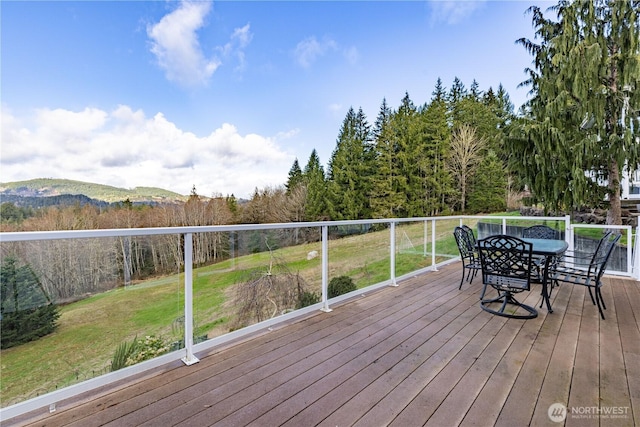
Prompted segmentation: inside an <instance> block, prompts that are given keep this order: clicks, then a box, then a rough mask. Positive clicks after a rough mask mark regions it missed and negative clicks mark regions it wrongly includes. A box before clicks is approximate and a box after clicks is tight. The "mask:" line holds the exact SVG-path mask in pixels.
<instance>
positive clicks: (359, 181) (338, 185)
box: [327, 108, 373, 220]
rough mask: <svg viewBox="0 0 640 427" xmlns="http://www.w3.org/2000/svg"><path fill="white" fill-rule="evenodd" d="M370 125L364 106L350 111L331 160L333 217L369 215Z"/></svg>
mask: <svg viewBox="0 0 640 427" xmlns="http://www.w3.org/2000/svg"><path fill="white" fill-rule="evenodd" d="M372 154H373V151H372V147H371V131H370V125H369V124H368V123H367V120H366V116H365V115H364V113H363V111H362V108H360V109H359V110H358V113H356V112H355V111H354V110H353V108H350V109H349V111H348V112H347V116H346V117H345V119H344V121H343V123H342V127H341V129H340V133H339V135H338V141H337V144H336V148H335V150H334V151H333V154H332V156H331V159H330V161H329V171H328V185H327V189H328V198H329V207H330V209H331V218H332V219H336V220H346V219H361V218H369V217H370V215H371V208H370V205H369V194H370V193H371V180H370V177H371V175H372V173H373V157H372Z"/></svg>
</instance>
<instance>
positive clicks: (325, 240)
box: [320, 225, 331, 313]
mask: <svg viewBox="0 0 640 427" xmlns="http://www.w3.org/2000/svg"><path fill="white" fill-rule="evenodd" d="M328 295H329V226H328V225H323V226H322V308H321V309H320V310H322V311H324V312H326V313H328V312H330V311H331V309H330V308H329V303H328V301H327V300H328Z"/></svg>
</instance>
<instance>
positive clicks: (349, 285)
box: [327, 276, 358, 298]
mask: <svg viewBox="0 0 640 427" xmlns="http://www.w3.org/2000/svg"><path fill="white" fill-rule="evenodd" d="M356 289H358V288H357V287H356V284H355V283H353V280H352V279H351V277H349V276H338V277H334V278H333V279H331V281H330V282H329V288H328V289H327V293H328V295H327V297H328V298H333V297H337V296H338V295H342V294H346V293H347V292H352V291H355V290H356Z"/></svg>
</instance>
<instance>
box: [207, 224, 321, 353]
mask: <svg viewBox="0 0 640 427" xmlns="http://www.w3.org/2000/svg"><path fill="white" fill-rule="evenodd" d="M320 235H321V233H320V230H319V228H311V229H309V228H304V229H298V228H277V229H268V230H250V231H246V230H242V231H236V232H227V233H224V236H222V237H221V239H222V240H223V241H224V245H223V246H222V251H223V254H222V256H221V258H220V260H219V261H217V262H215V263H212V264H211V265H207V266H202V267H198V268H197V269H196V271H195V272H194V335H195V337H194V342H198V341H199V340H202V339H207V338H209V339H210V338H214V337H216V336H220V335H223V334H225V333H227V332H230V331H234V330H237V329H241V328H244V327H247V326H251V325H253V324H256V323H259V322H262V321H265V320H269V319H272V318H274V317H278V316H280V315H283V314H286V313H289V312H291V311H293V310H295V309H296V308H300V307H302V306H307V305H311V304H313V303H316V302H320V296H321V284H322V272H321V242H320V241H319V239H320ZM194 239H195V236H194Z"/></svg>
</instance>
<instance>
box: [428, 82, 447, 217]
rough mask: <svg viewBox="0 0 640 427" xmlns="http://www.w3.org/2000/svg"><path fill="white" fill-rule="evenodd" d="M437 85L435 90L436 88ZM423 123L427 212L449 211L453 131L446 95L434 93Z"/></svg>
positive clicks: (433, 213) (435, 213) (430, 213)
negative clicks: (448, 114) (447, 160)
mask: <svg viewBox="0 0 640 427" xmlns="http://www.w3.org/2000/svg"><path fill="white" fill-rule="evenodd" d="M437 90H438V89H437V87H436V91H437ZM421 118H422V122H423V125H424V140H423V147H422V150H423V156H422V161H421V162H420V166H421V169H422V173H423V175H424V178H423V198H424V203H425V204H424V214H425V215H429V216H430V215H438V214H441V213H443V212H447V211H448V207H447V197H448V196H449V194H450V193H451V185H452V180H451V174H450V173H449V170H448V169H447V167H446V159H447V157H448V151H449V141H450V138H451V131H450V129H449V126H448V124H447V105H446V102H445V99H444V97H441V96H435V95H434V98H433V99H432V100H431V102H430V103H429V104H428V105H427V106H425V107H424V108H423V109H422V111H421Z"/></svg>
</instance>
